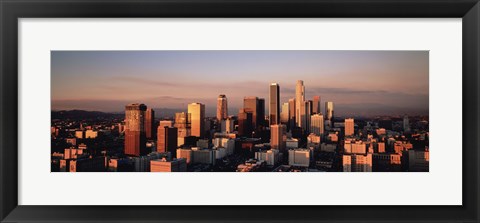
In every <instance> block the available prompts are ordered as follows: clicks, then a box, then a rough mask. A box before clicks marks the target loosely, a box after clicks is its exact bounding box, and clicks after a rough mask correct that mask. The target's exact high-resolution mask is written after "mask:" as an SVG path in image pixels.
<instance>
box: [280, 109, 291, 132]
mask: <svg viewBox="0 0 480 223" xmlns="http://www.w3.org/2000/svg"><path fill="white" fill-rule="evenodd" d="M289 109H290V108H289V107H288V102H285V103H283V104H282V112H280V123H282V124H284V125H287V129H288V124H289V123H288V120H289V117H290V114H289Z"/></svg>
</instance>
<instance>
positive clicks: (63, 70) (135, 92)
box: [51, 50, 429, 116]
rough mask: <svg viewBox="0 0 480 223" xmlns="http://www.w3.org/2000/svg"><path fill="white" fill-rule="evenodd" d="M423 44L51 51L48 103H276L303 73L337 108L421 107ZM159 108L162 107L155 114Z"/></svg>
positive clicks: (369, 111) (233, 106) (424, 106)
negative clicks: (409, 47)
mask: <svg viewBox="0 0 480 223" xmlns="http://www.w3.org/2000/svg"><path fill="white" fill-rule="evenodd" d="M428 63H429V60H428V51H271V50H269V51H52V53H51V69H52V80H51V84H52V86H51V87H52V92H51V93H52V110H70V109H82V110H91V111H104V112H122V111H123V110H124V108H125V105H126V104H129V103H144V104H146V105H147V106H148V107H152V108H156V109H159V110H160V109H161V108H169V109H178V110H179V111H184V110H185V111H186V109H187V104H188V103H191V102H201V103H205V105H206V111H207V115H208V116H213V115H214V111H215V109H216V100H217V97H218V95H219V94H225V95H226V96H227V98H228V107H229V111H228V112H229V115H237V114H238V109H239V108H241V107H242V105H243V98H244V97H245V96H258V97H261V98H265V100H266V101H265V102H266V103H265V105H266V110H267V111H268V100H269V99H268V90H269V85H270V83H278V84H279V85H280V97H281V103H284V102H287V101H288V99H289V98H294V97H295V84H296V81H297V80H303V81H304V85H305V90H306V99H307V100H312V97H313V96H314V95H320V96H321V101H322V105H321V109H322V112H324V102H325V101H333V102H334V103H335V115H336V116H371V115H401V114H409V115H419V114H420V115H428V103H429V99H428V92H429V89H428V74H429V70H428V69H429V68H428ZM160 115H161V114H160Z"/></svg>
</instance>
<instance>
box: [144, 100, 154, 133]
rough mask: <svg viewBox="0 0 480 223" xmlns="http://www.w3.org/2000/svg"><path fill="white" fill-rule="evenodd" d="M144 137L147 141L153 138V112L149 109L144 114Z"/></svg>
mask: <svg viewBox="0 0 480 223" xmlns="http://www.w3.org/2000/svg"><path fill="white" fill-rule="evenodd" d="M145 135H146V137H147V139H153V137H155V111H154V110H153V109H151V108H149V109H147V111H146V113H145Z"/></svg>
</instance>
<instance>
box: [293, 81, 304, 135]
mask: <svg viewBox="0 0 480 223" xmlns="http://www.w3.org/2000/svg"><path fill="white" fill-rule="evenodd" d="M304 101H305V86H303V81H302V80H298V81H297V85H296V87H295V109H296V111H295V125H296V126H298V127H302V116H301V113H302V112H301V111H302V107H304V103H303V102H304Z"/></svg>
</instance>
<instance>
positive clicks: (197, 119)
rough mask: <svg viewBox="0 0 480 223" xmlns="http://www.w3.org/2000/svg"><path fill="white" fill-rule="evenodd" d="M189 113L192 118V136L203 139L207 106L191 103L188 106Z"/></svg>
mask: <svg viewBox="0 0 480 223" xmlns="http://www.w3.org/2000/svg"><path fill="white" fill-rule="evenodd" d="M188 113H189V116H190V118H191V121H190V123H191V135H192V136H196V137H200V138H203V136H204V135H205V105H204V104H201V103H190V104H188Z"/></svg>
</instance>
